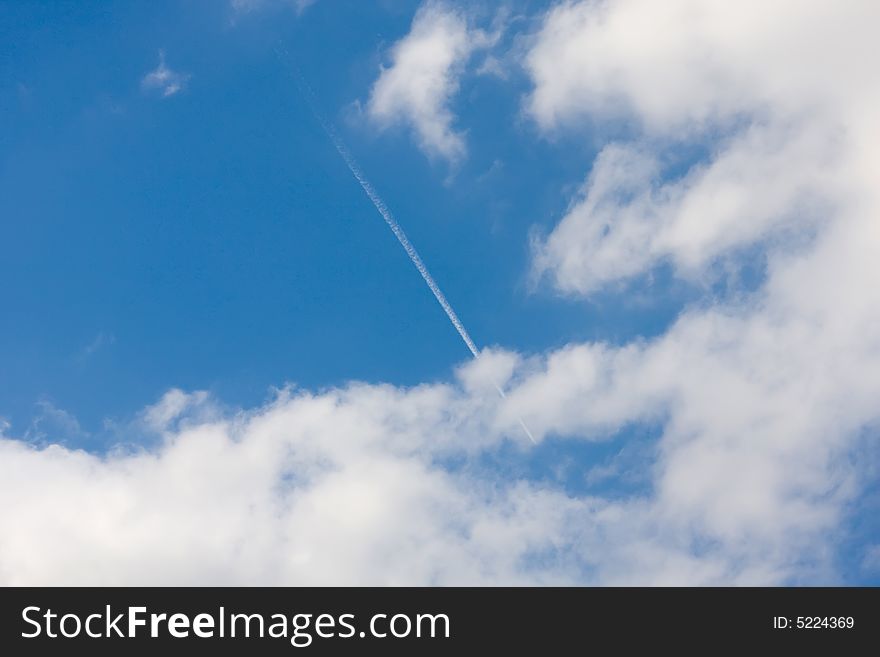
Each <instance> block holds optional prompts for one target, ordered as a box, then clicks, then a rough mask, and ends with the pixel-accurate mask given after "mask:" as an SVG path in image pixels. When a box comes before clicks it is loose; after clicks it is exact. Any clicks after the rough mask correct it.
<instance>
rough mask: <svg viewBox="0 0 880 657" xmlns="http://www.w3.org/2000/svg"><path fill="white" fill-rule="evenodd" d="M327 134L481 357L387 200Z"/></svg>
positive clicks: (458, 327)
mask: <svg viewBox="0 0 880 657" xmlns="http://www.w3.org/2000/svg"><path fill="white" fill-rule="evenodd" d="M327 134H328V135H329V136H330V139H331V140H332V141H333V145H334V146H335V147H336V150H337V152H338V153H339V155H340V156H341V157H342V159H343V160H345V164H346V165H347V166H348V169H349V171H351V173H352V175H353V176H354V177H355V179H356V180H357V181H358V183H360V186H361V187H362V188H363V190H364V192H366V194H367V196H368V197H369V198H370V200H371V201H372V202H373V205H374V206H376V210H378V211H379V214H381V215H382V218H383V219H384V220H385V223H386V224H388V227H389V228H390V229H391V232H393V233H394V236H395V237H396V238H397V241H398V242H400V245H401V246H402V247H403V249H404V251H406V254H407V255H408V256H409V259H410V260H412V263H413V264H414V265H415V266H416V269H418V270H419V273H420V274H421V275H422V278H423V279H425V283H427V284H428V287H429V288H430V289H431V292H433V293H434V298H436V299H437V303H439V304H440V307H441V308H443V312H445V313H446V316H447V317H448V318H449V321H450V322H452V325H453V326H454V327H455V330H456V331H458V334H459V335H460V336H461V339H462V340H464V343H465V344H466V345H467V348H468V349H470V351H471V353H472V354H473V355H474V358H479V357H480V350H479V349H477V345H476V344H474V341H473V340H472V339H471V336H470V335H468V332H467V329H465V327H464V324H462V323H461V320H460V319H459V318H458V315H456V314H455V311H454V310H453V309H452V306H451V305H449V301H447V300H446V297H445V296H444V295H443V292H442V290H441V289H440V287H439V286H438V285H437V281H435V280H434V277H433V276H431V272H429V271H428V268H427V267H426V266H425V263H424V262H423V261H422V258H421V256H419V252H418V251H416V247H414V246H413V244H412V242H410V241H409V238H408V237H407V236H406V233H405V232H403V228H401V227H400V224H399V223H397V220H396V219H395V218H394V215H393V214H391V210H389V209H388V206H387V205H385V202H384V201H383V200H382V198H381V197H380V196H379V194H378V193H377V192H376V190H375V188H374V187H373V186H372V185H371V184H370V181H369V180H367V179H366V178H365V177H364V174H363V171H361V168H360V167H359V166H358V164H357V162H356V161H355V159H354V158H353V157H352V155H351V153H349V152H348V149H346V148H345V145H344V144H343V143H342V142H341V141H340V139H339V138H338V137H337V136H336V135H335V134H334V133H333V132H332V131H330V130H328V131H327Z"/></svg>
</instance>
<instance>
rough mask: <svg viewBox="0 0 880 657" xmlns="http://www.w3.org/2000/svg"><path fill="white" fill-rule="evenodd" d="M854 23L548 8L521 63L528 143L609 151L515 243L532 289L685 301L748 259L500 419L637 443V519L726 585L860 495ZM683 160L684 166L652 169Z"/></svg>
mask: <svg viewBox="0 0 880 657" xmlns="http://www.w3.org/2000/svg"><path fill="white" fill-rule="evenodd" d="M878 17H880V15H878V7H877V5H876V3H870V2H858V1H850V2H841V3H824V2H817V3H810V4H809V6H805V5H804V4H803V3H789V2H774V3H769V4H767V3H759V2H741V3H725V2H703V1H700V2H695V1H691V0H675V1H674V2H668V3H654V2H649V1H641V0H620V1H618V2H609V3H592V2H579V3H572V2H568V3H563V4H561V5H559V6H557V7H556V8H554V9H552V10H551V11H550V12H548V14H547V16H546V17H545V20H544V22H543V26H542V28H541V30H540V31H539V32H538V34H537V35H536V37H535V38H534V40H533V43H532V47H531V50H530V52H529V54H528V56H527V58H526V66H527V68H528V70H529V72H530V74H531V76H532V79H533V82H534V90H533V91H532V92H531V93H530V95H529V96H528V98H527V99H526V109H527V111H528V112H529V113H530V114H531V116H532V117H533V118H534V120H535V122H536V123H537V125H538V126H539V128H540V129H541V130H542V131H544V132H545V133H547V134H563V133H566V132H567V131H570V130H579V129H581V128H582V125H583V119H586V118H587V117H589V119H590V120H591V121H592V122H593V125H594V126H598V129H599V130H601V125H602V121H603V120H609V119H610V120H619V119H620V117H621V116H624V117H626V118H627V120H628V121H629V122H630V125H631V131H630V132H631V134H632V137H631V138H630V139H628V140H626V141H622V142H620V141H618V142H612V143H608V144H607V145H606V146H605V147H604V148H603V149H602V150H601V152H600V154H599V156H598V157H597V159H596V161H595V163H594V165H593V169H592V171H591V172H590V174H589V177H588V179H587V182H586V184H585V185H584V188H583V190H582V191H581V192H580V193H579V194H578V195H577V196H576V197H575V198H574V199H573V201H572V204H571V206H570V209H569V211H568V212H567V213H566V215H565V216H564V217H563V219H562V220H561V221H560V222H559V223H558V225H556V226H555V227H554V228H553V230H552V231H551V232H550V234H549V235H548V236H546V238H543V239H539V240H537V242H536V245H535V272H536V274H537V275H539V276H544V277H547V278H549V280H550V282H551V283H552V284H553V285H554V286H555V287H556V289H558V290H559V291H561V292H563V293H567V294H574V295H588V294H591V293H593V292H595V291H597V290H600V289H603V288H607V287H608V286H609V285H612V284H614V283H615V282H621V281H622V282H627V281H632V279H633V278H634V277H636V276H639V275H642V276H643V275H646V274H650V272H651V271H652V270H653V269H654V268H655V267H657V266H658V265H660V264H669V265H671V266H672V268H673V270H674V271H675V272H676V274H677V275H679V276H682V277H684V278H687V279H688V280H692V281H694V282H696V283H698V284H705V283H709V282H711V281H712V280H713V278H714V276H716V275H717V272H713V265H717V264H718V263H719V262H724V263H725V264H730V265H732V266H734V267H735V266H736V263H737V262H739V261H740V256H741V255H742V254H743V253H744V252H745V251H746V250H748V249H751V250H752V252H754V251H755V250H757V252H759V253H761V254H762V257H763V259H764V262H765V263H766V271H765V273H764V275H763V278H762V280H761V281H760V282H759V285H758V289H757V290H754V291H752V292H749V291H748V290H744V289H736V288H734V292H735V294H733V295H732V296H731V297H730V298H723V299H720V300H718V299H716V300H714V301H713V300H711V299H707V300H706V301H704V302H703V304H701V306H700V307H698V308H692V309H689V310H687V311H685V312H684V313H683V314H682V315H681V316H680V317H679V319H678V321H677V322H675V324H674V325H673V326H672V327H671V328H670V329H669V330H668V331H667V332H666V333H665V334H664V335H662V336H660V337H659V338H656V339H654V340H653V341H650V342H640V343H635V344H632V345H627V346H624V347H622V348H612V347H602V346H599V345H580V346H574V347H572V348H570V349H569V350H568V352H567V353H564V354H558V355H555V356H553V357H551V358H549V359H548V360H547V362H546V364H545V365H544V367H543V369H542V370H541V371H539V372H538V373H537V374H536V375H534V376H533V377H531V378H530V379H529V380H527V381H524V382H523V383H522V386H521V387H520V388H519V389H518V390H517V391H515V392H514V393H512V394H511V395H510V398H509V402H510V404H511V405H515V406H516V407H517V412H519V413H521V414H523V416H524V419H525V421H526V422H527V423H529V425H530V426H531V427H532V428H533V431H536V432H538V433H540V432H542V431H556V432H560V433H566V434H576V433H577V432H579V431H580V432H587V433H596V432H601V431H605V432H608V431H614V430H615V429H618V428H620V427H622V426H625V425H626V424H627V423H631V422H640V423H645V422H647V423H652V422H653V423H657V424H659V426H661V427H662V429H663V435H662V438H661V441H660V445H659V455H658V459H657V462H656V464H655V471H654V473H653V477H654V479H653V484H654V488H655V498H654V499H653V501H652V505H653V506H654V508H655V510H656V512H657V514H658V516H660V517H663V518H664V519H665V520H666V521H668V522H669V526H678V527H682V528H683V527H685V526H689V527H700V529H699V531H698V535H699V536H701V537H702V540H704V541H713V542H714V541H718V542H719V544H720V545H723V546H725V550H726V551H728V553H729V554H733V553H735V552H736V551H738V550H744V551H743V552H742V555H741V556H742V558H743V560H744V561H745V562H748V561H752V559H753V558H754V557H755V555H754V554H751V555H750V554H749V551H750V550H751V549H753V548H755V547H757V546H761V548H760V549H761V550H763V551H765V553H766V554H767V555H770V556H768V560H767V562H766V563H768V564H771V563H774V562H776V563H781V562H779V561H777V559H778V557H779V556H780V555H782V554H784V553H786V552H787V553H788V554H789V557H787V558H793V555H794V554H798V553H800V554H807V553H808V552H809V553H811V554H812V556H815V555H817V554H819V553H821V552H822V551H823V550H826V549H829V547H830V546H829V545H828V542H827V541H825V540H823V539H822V537H821V532H822V531H823V530H830V529H831V528H833V527H835V526H836V523H838V522H840V521H841V519H842V517H843V514H844V509H845V508H846V503H847V501H849V502H852V500H853V499H854V497H857V496H858V489H859V486H860V485H861V484H863V483H864V482H863V481H861V477H863V476H864V472H863V471H861V470H860V469H859V467H858V466H857V465H854V464H855V463H858V462H859V461H860V460H862V459H861V457H862V456H864V453H865V450H868V453H872V454H876V441H875V431H874V430H873V429H872V427H875V426H876V422H877V419H878V412H877V409H876V404H875V402H874V400H876V399H877V396H878V395H880V376H878V374H877V373H878V372H880V343H878V340H877V337H876V336H877V334H878V333H877V329H878V327H880V293H878V290H877V287H876V286H875V285H872V284H871V281H873V280H876V279H877V278H878V275H880V269H878V264H877V263H880V232H878V230H877V219H878V215H880V195H878V192H877V187H876V183H875V180H874V178H875V176H876V171H877V170H880V169H878V168H880V159H878V157H877V154H876V150H875V149H873V148H872V147H871V146H870V144H873V143H876V140H877V137H878V129H877V126H876V121H875V120H874V119H873V118H872V117H873V116H876V114H877V112H878V111H880V96H878V94H877V91H876V90H877V89H878V84H880V74H878V71H877V69H876V67H873V66H871V64H869V63H868V61H867V60H866V59H865V57H864V53H867V52H876V51H877V48H876V45H875V40H874V39H873V37H872V36H871V34H870V28H868V27H867V25H869V24H871V23H873V22H874V21H876V19H877V18H878ZM859 53H861V54H859ZM618 134H619V131H618ZM693 144H698V145H703V146H705V147H706V150H707V152H708V155H707V157H705V158H703V159H702V160H701V161H700V162H698V163H696V164H693V165H692V166H690V167H689V168H687V169H686V171H685V172H684V173H683V174H672V173H670V172H668V171H666V170H665V168H664V161H665V160H666V159H667V158H668V157H669V154H670V152H674V151H675V149H676V148H677V147H679V146H682V145H685V146H691V145H693ZM866 434H867V435H868V436H871V440H868V441H867V445H866V444H865V435H866Z"/></svg>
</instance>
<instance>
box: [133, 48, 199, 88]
mask: <svg viewBox="0 0 880 657" xmlns="http://www.w3.org/2000/svg"><path fill="white" fill-rule="evenodd" d="M190 77H191V76H190V74H189V73H180V72H179V71H174V70H172V69H170V68H168V65H167V64H166V63H165V52H164V51H163V50H160V51H159V65H158V66H157V67H156V68H155V69H153V70H152V71H150V72H149V73H147V74H146V75H145V76H144V77H143V79H142V80H141V88H142V89H143V90H144V91H157V92H159V93H160V94H161V95H162V97H163V98H168V97H169V96H173V95H174V94H176V93H178V92H179V91H182V90H183V89H184V87H185V86H186V83H187V82H188V81H189V79H190Z"/></svg>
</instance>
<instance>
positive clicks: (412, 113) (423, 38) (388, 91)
mask: <svg viewBox="0 0 880 657" xmlns="http://www.w3.org/2000/svg"><path fill="white" fill-rule="evenodd" d="M496 38H497V37H496V36H493V35H490V34H487V33H486V32H484V31H482V30H478V29H475V28H473V27H471V26H470V25H469V24H468V20H467V17H466V16H465V15H464V14H463V13H462V12H461V11H460V10H458V9H455V8H453V7H451V6H449V5H445V4H441V3H439V2H428V3H426V4H425V5H423V6H422V7H421V8H420V9H419V11H418V12H417V13H416V15H415V18H413V22H412V27H411V28H410V31H409V34H407V35H406V36H405V37H403V38H402V39H401V40H400V41H398V42H397V43H396V44H394V46H393V47H392V48H391V64H390V66H388V67H387V68H384V67H383V69H382V71H381V73H380V75H379V78H378V79H377V80H376V82H375V83H374V84H373V88H372V90H371V92H370V98H369V102H368V104H367V114H368V116H369V117H370V118H371V119H372V120H373V121H374V122H376V123H377V124H378V125H380V126H388V125H391V124H394V123H400V124H404V125H407V126H409V127H410V128H411V129H412V130H413V131H414V132H415V135H416V138H417V140H418V142H419V145H420V147H421V148H422V150H424V151H425V152H426V153H427V154H428V155H431V156H438V157H442V158H444V159H446V160H448V161H450V162H455V161H457V160H459V159H460V158H462V157H463V156H464V154H465V152H466V150H467V148H466V145H465V140H464V136H463V135H462V133H461V132H460V131H457V130H456V129H455V128H454V127H453V123H454V121H455V117H454V115H453V113H452V110H451V109H450V107H449V105H450V102H451V100H452V98H453V97H454V96H455V94H456V92H457V91H458V87H459V76H460V75H461V73H462V71H463V68H464V65H465V64H466V63H467V61H468V59H469V58H470V56H471V54H472V53H473V52H474V51H475V50H477V49H480V48H485V47H487V46H489V45H491V44H492V43H493V41H494V40H495V39H496Z"/></svg>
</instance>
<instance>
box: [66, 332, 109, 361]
mask: <svg viewBox="0 0 880 657" xmlns="http://www.w3.org/2000/svg"><path fill="white" fill-rule="evenodd" d="M114 342H116V336H115V335H113V334H112V333H108V332H106V331H98V334H97V335H96V336H95V337H94V338H93V339H92V341H91V342H89V343H88V344H87V345H85V346H84V347H83V348H82V349H80V350H79V351H78V352H77V353H76V355H75V356H74V359H75V360H76V361H77V362H78V363H82V362H85V361H86V360H88V359H89V358H91V357H92V356H94V355H95V354H96V353H97V352H98V351H100V350H101V349H103V348H105V347H108V346H110V345H112V344H113V343H114Z"/></svg>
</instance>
